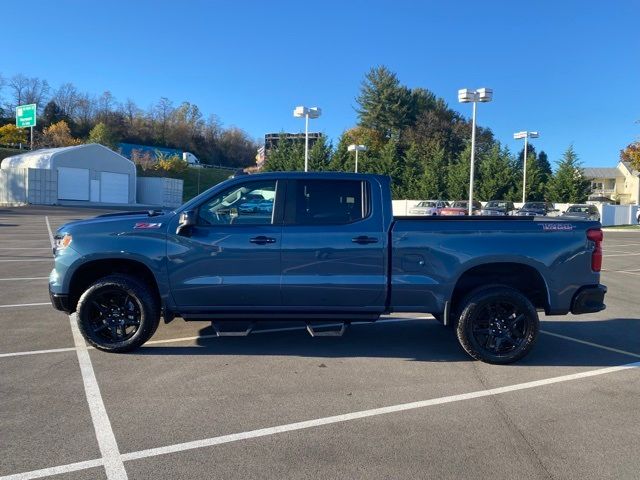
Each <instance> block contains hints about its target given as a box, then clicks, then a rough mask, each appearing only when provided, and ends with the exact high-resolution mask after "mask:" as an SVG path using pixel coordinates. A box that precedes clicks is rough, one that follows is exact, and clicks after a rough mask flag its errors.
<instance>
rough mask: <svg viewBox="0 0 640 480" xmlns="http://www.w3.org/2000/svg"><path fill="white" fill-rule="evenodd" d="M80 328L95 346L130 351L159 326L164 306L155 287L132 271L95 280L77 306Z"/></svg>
mask: <svg viewBox="0 0 640 480" xmlns="http://www.w3.org/2000/svg"><path fill="white" fill-rule="evenodd" d="M77 317H78V328H79V329H80V332H81V333H82V336H83V337H84V338H85V339H86V340H87V342H89V343H90V344H91V345H92V346H94V347H95V348H97V349H99V350H104V351H106V352H128V351H131V350H133V349H135V348H137V347H139V346H140V345H142V344H143V343H145V342H146V341H147V340H149V338H151V336H152V335H153V333H154V332H155V331H156V329H157V328H158V324H159V323H160V308H159V305H158V302H157V300H156V298H155V296H154V295H153V293H152V291H151V289H150V288H149V287H147V286H146V285H144V284H143V283H141V282H140V281H139V280H138V279H136V278H134V277H131V276H128V275H110V276H108V277H104V278H101V279H100V280H97V281H96V282H94V283H93V284H92V285H91V286H89V288H88V289H87V290H86V291H85V292H84V293H83V294H82V296H81V297H80V300H79V301H78V307H77Z"/></svg>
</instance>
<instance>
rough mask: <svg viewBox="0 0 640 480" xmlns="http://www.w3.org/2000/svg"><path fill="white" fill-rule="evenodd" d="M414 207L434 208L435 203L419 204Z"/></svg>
mask: <svg viewBox="0 0 640 480" xmlns="http://www.w3.org/2000/svg"><path fill="white" fill-rule="evenodd" d="M416 206H417V207H421V208H435V207H436V202H420V203H419V204H418V205H416Z"/></svg>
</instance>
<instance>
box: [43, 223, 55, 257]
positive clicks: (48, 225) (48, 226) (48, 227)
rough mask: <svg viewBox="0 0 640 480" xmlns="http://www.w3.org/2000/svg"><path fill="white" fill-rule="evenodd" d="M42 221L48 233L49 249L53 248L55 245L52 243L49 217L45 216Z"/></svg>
mask: <svg viewBox="0 0 640 480" xmlns="http://www.w3.org/2000/svg"><path fill="white" fill-rule="evenodd" d="M44 221H45V223H46V224H47V230H48V231H49V242H50V243H51V248H52V249H53V248H55V246H56V243H55V242H54V241H53V233H52V232H51V224H50V223H49V217H47V216H46V215H45V217H44Z"/></svg>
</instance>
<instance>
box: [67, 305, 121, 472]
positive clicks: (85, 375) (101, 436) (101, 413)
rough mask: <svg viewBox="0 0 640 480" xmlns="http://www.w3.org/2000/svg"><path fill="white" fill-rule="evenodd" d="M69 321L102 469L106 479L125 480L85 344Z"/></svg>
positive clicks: (72, 321) (76, 327) (71, 319)
mask: <svg viewBox="0 0 640 480" xmlns="http://www.w3.org/2000/svg"><path fill="white" fill-rule="evenodd" d="M69 323H70V325H71V332H72V333H73V342H74V343H75V345H76V353H77V355H78V363H79V364H80V372H81V373H82V382H83V384H84V391H85V393H86V395H87V402H88V403H89V411H90V413H91V420H92V421H93V428H94V430H95V432H96V438H97V440H98V447H99V448H100V454H101V455H102V460H103V462H104V469H105V471H106V472H107V479H109V480H126V479H127V478H128V477H127V472H126V471H125V469H124V464H123V463H122V457H121V455H120V450H119V449H118V443H117V442H116V437H115V435H114V434H113V429H112V428H111V422H110V421H109V415H107V410H106V408H105V406H104V401H103V400H102V395H101V394H100V387H99V386H98V381H97V380H96V374H95V372H94V371H93V365H92V364H91V357H90V356H89V351H88V350H87V345H86V343H85V342H84V338H82V334H81V333H80V330H79V329H78V324H77V323H76V322H75V319H74V318H73V317H72V316H69Z"/></svg>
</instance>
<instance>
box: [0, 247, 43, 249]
mask: <svg viewBox="0 0 640 480" xmlns="http://www.w3.org/2000/svg"><path fill="white" fill-rule="evenodd" d="M0 250H50V248H49V247H0Z"/></svg>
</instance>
